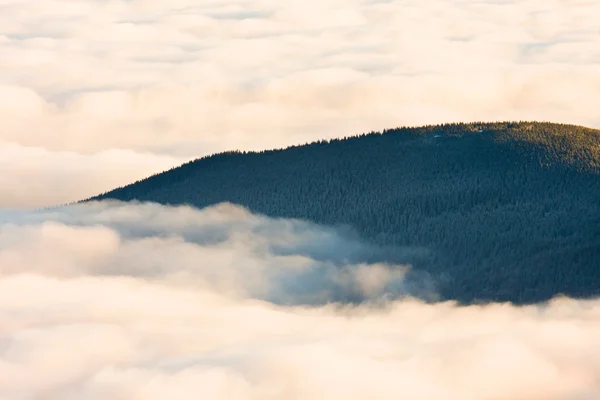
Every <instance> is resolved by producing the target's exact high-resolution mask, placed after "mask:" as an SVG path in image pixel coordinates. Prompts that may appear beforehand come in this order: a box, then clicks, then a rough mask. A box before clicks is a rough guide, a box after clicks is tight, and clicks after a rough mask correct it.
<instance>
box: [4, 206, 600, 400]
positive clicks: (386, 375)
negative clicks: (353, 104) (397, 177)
mask: <svg viewBox="0 0 600 400" xmlns="http://www.w3.org/2000/svg"><path fill="white" fill-rule="evenodd" d="M386 254H387V253H386V252H385V250H384V249H377V248H374V247H372V246H371V245H368V244H366V243H364V242H362V241H361V240H360V238H358V237H357V236H356V235H353V234H352V232H351V231H349V230H344V229H342V228H340V229H333V228H328V227H323V226H317V225H313V224H309V223H306V222H302V221H296V220H286V219H270V218H266V217H264V216H260V215H254V214H252V213H250V212H249V211H247V210H245V209H243V208H240V207H237V206H234V205H231V204H221V205H217V206H213V207H209V208H206V209H203V210H195V209H192V208H188V207H165V206H160V205H156V204H123V203H118V202H103V203H90V204H84V205H76V206H70V207H64V208H57V209H49V210H41V211H28V212H25V211H2V212H0V399H3V400H37V399H44V400H105V399H114V400H131V399H138V400H154V399H156V400H163V399H178V400H179V399H180V400H186V399H190V400H191V399H194V400H195V399H224V400H241V399H249V400H250V399H252V400H258V399H261V400H262V399H273V400H274V399H291V400H294V399H332V400H334V399H344V400H346V399H361V400H363V399H399V398H406V399H411V400H421V399H422V400H425V399H426V400H435V399H440V400H496V399H502V400H559V399H560V400H567V399H568V400H593V399H598V398H600V301H597V300H589V301H576V300H571V299H566V298H561V299H556V300H554V301H552V302H550V303H547V304H540V305H532V306H526V307H515V306H512V305H510V304H488V305H474V306H468V307H459V306H457V305H456V304H454V303H451V302H447V303H441V302H434V301H424V300H419V298H423V297H427V296H430V297H429V299H431V293H425V292H428V291H431V290H434V289H433V288H434V286H431V285H430V286H427V285H424V286H418V287H417V286H415V285H414V284H410V283H408V281H407V276H408V274H409V273H410V266H409V265H403V264H397V263H390V262H385V258H386V257H387V255H386Z"/></svg>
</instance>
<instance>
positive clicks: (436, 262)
mask: <svg viewBox="0 0 600 400" xmlns="http://www.w3.org/2000/svg"><path fill="white" fill-rule="evenodd" d="M106 198H113V199H120V200H132V199H137V200H141V201H154V202H160V203H166V204H182V203H187V204H191V205H194V206H197V207H204V206H207V205H211V204H215V203H220V202H232V203H236V204H241V205H243V206H246V207H248V208H250V209H251V210H253V211H256V212H259V213H263V214H266V215H269V216H277V217H292V218H301V219H307V220H311V221H315V222H319V223H325V224H349V225H351V226H353V227H354V228H356V229H357V230H358V232H359V233H360V234H361V235H363V237H365V238H367V239H369V240H372V241H374V242H376V243H378V244H383V245H393V246H394V247H403V246H405V247H408V248H420V249H425V250H426V251H425V252H421V253H419V252H413V253H406V254H405V256H404V257H405V258H406V259H405V260H395V261H404V262H409V263H412V264H413V266H414V268H415V269H416V270H418V271H419V270H420V271H427V272H428V273H429V274H430V275H431V276H432V277H434V278H435V281H436V282H437V284H438V286H439V288H438V289H439V291H440V293H441V295H442V297H443V298H444V299H457V300H459V301H463V302H472V301H486V300H494V301H514V302H517V303H524V302H535V301H542V300H546V299H549V298H551V297H553V296H554V295H556V294H559V293H563V294H566V295H569V296H574V297H589V296H594V295H599V294H600V131H598V130H593V129H588V128H584V127H579V126H572V125H559V124H551V123H537V122H519V123H509V122H507V123H474V124H447V125H439V126H426V127H421V128H398V129H390V130H385V131H383V132H380V133H375V132H373V133H370V134H363V135H360V136H355V137H349V138H345V139H339V140H331V141H320V142H315V143H311V144H307V145H303V146H293V147H290V148H287V149H283V150H271V151H263V152H258V153H255V152H228V153H222V154H217V155H214V156H210V157H205V158H202V159H198V160H196V161H193V162H190V163H187V164H185V165H183V166H181V167H179V168H175V169H172V170H170V171H167V172H165V173H162V174H158V175H155V176H152V177H150V178H148V179H145V180H143V181H139V182H136V183H135V184H132V185H129V186H126V187H123V188H119V189H116V190H114V191H111V192H109V193H105V194H103V195H101V196H98V197H96V198H94V199H96V200H98V199H106ZM410 254H412V255H410Z"/></svg>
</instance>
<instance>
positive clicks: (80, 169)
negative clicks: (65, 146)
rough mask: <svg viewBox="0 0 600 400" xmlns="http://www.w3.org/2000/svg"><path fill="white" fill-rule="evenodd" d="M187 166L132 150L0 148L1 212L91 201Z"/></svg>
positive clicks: (179, 159) (168, 157) (182, 160)
mask: <svg viewBox="0 0 600 400" xmlns="http://www.w3.org/2000/svg"><path fill="white" fill-rule="evenodd" d="M184 161H187V160H186V159H182V158H176V157H170V156H166V155H157V154H152V153H138V152H134V151H132V150H106V151H101V152H99V153H95V154H79V153H73V152H64V151H50V150H46V149H44V148H41V147H24V146H20V145H14V144H11V145H0V171H2V173H1V174H0V187H1V188H2V194H1V195H0V208H2V207H12V208H16V207H18V208H30V207H43V206H48V205H58V204H62V203H66V202H73V201H76V200H81V199H84V198H89V197H92V196H95V195H97V194H99V193H101V192H104V191H108V190H110V189H114V188H115V187H118V186H122V185H125V184H128V183H131V182H134V181H136V180H138V179H142V178H145V177H146V176H148V175H149V174H151V173H155V172H161V171H164V170H166V169H169V168H171V167H173V166H176V165H179V164H181V163H182V162H184Z"/></svg>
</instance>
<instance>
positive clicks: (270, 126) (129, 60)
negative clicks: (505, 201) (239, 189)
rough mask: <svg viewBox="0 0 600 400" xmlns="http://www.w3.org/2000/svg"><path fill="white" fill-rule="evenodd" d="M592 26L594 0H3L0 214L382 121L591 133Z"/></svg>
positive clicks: (598, 52)
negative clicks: (563, 125)
mask: <svg viewBox="0 0 600 400" xmlns="http://www.w3.org/2000/svg"><path fill="white" fill-rule="evenodd" d="M599 18H600V3H599V2H597V1H594V0H589V1H585V0H577V1H575V0H554V1H548V0H525V1H458V0H428V1H421V0H419V1H417V0H414V1H413V0H391V1H367V0H307V1H295V2H289V1H287V2H282V1H277V0H252V1H249V0H241V1H236V2H230V1H229V0H218V1H196V0H171V1H166V0H134V1H124V0H113V1H95V0H79V1H71V0H44V1H38V0H3V1H0V117H1V119H2V129H1V132H0V160H3V159H5V158H7V157H8V158H10V159H20V161H19V162H18V163H11V164H10V165H8V166H5V167H4V168H3V169H2V171H3V173H2V174H1V178H0V186H1V187H3V188H11V189H10V190H3V191H2V196H0V206H13V207H23V206H37V205H48V204H53V203H57V202H61V201H69V200H74V199H77V198H82V197H87V196H89V195H93V194H96V193H98V192H100V191H102V190H105V189H109V188H112V187H114V186H115V185H116V184H125V183H128V182H130V181H131V180H134V179H137V178H141V177H142V176H145V175H147V174H149V173H151V172H156V171H159V170H162V169H164V168H166V167H167V166H172V165H175V164H178V163H180V162H182V161H185V160H188V159H190V158H194V157H198V156H202V155H206V154H208V153H211V152H215V151H220V150H225V149H234V148H236V149H261V148H268V147H279V146H284V145H288V144H292V143H303V142H306V141H310V140H313V139H317V138H328V137H336V136H343V135H349V134H353V133H361V132H364V131H371V130H377V129H381V128H388V127H394V126H398V125H415V124H425V123H439V122H451V121H459V120H462V121H465V120H499V119H521V120H523V119H538V120H552V121H556V122H569V123H578V124H584V125H589V126H592V127H600V119H599V117H598V113H597V105H598V104H600V67H599V62H600V61H599V60H600V32H599V31H598V19H599ZM115 151H118V152H119V153H114V152H115ZM40 152H41V153H43V154H42V156H41V157H40ZM132 153H135V154H132ZM115 154H116V155H115ZM127 154H129V156H127ZM101 168H108V169H111V170H113V169H116V170H119V171H120V173H119V174H118V175H117V174H114V173H111V172H107V173H104V172H101ZM82 176H86V177H90V179H88V180H86V179H82V178H81V177H82ZM25 177H26V178H28V179H23V178H25ZM41 181H44V182H53V183H55V184H56V189H55V190H54V191H53V190H51V189H50V188H49V187H48V185H44V184H37V183H36V182H41Z"/></svg>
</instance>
